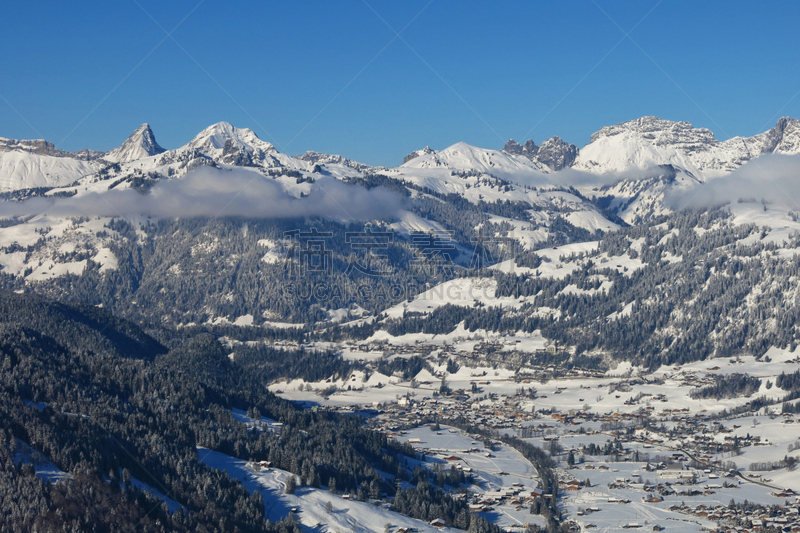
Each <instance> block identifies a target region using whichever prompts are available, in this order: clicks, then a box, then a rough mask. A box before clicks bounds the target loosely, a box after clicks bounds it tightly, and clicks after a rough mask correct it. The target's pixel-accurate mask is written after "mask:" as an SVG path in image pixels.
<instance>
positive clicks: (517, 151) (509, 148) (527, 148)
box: [503, 139, 539, 161]
mask: <svg viewBox="0 0 800 533" xmlns="http://www.w3.org/2000/svg"><path fill="white" fill-rule="evenodd" d="M503 151H504V152H505V153H507V154H511V155H521V156H522V157H527V158H528V159H530V160H531V161H533V160H534V158H535V157H536V154H537V153H538V152H539V147H538V146H536V143H535V142H533V140H532V139H528V140H527V141H525V144H524V145H521V144H519V143H518V142H517V141H515V140H514V139H509V141H508V142H507V143H506V145H505V146H504V147H503Z"/></svg>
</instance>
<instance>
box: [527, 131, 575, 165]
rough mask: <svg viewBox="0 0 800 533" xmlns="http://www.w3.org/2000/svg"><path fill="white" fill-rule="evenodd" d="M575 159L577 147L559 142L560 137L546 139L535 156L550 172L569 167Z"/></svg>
mask: <svg viewBox="0 0 800 533" xmlns="http://www.w3.org/2000/svg"><path fill="white" fill-rule="evenodd" d="M577 157H578V147H577V146H575V145H574V144H570V143H568V142H565V141H563V140H561V138H560V137H551V138H550V139H547V140H546V141H545V142H543V143H542V146H540V147H539V152H538V153H537V154H536V159H537V160H538V161H539V162H540V163H542V164H543V165H545V166H546V167H549V168H550V170H552V171H557V170H561V169H562V168H568V167H571V166H572V164H573V163H574V162H575V159H576V158H577Z"/></svg>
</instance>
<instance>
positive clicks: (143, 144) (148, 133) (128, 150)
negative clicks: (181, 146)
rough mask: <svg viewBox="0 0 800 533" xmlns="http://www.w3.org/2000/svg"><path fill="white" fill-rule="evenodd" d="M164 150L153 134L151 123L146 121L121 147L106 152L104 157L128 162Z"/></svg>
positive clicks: (118, 161)
mask: <svg viewBox="0 0 800 533" xmlns="http://www.w3.org/2000/svg"><path fill="white" fill-rule="evenodd" d="M164 151H165V150H164V149H163V148H161V146H159V144H158V143H157V142H156V137H155V135H154V134H153V130H152V129H150V124H147V123H145V124H142V125H141V126H139V127H138V128H136V131H134V132H133V133H131V136H130V137H128V139H127V140H126V141H125V142H124V143H122V145H121V146H120V147H119V148H115V149H113V150H111V151H110V152H108V153H106V154H105V156H103V158H104V159H105V160H106V161H111V162H114V163H128V162H130V161H136V160H137V159H143V158H145V157H150V156H151V155H157V154H160V153H162V152H164Z"/></svg>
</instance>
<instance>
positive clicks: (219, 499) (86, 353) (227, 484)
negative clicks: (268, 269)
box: [0, 293, 410, 532]
mask: <svg viewBox="0 0 800 533" xmlns="http://www.w3.org/2000/svg"><path fill="white" fill-rule="evenodd" d="M0 310H3V315H2V316H3V317H4V318H3V320H4V321H3V322H2V323H0V374H2V380H0V430H2V431H3V432H4V433H2V436H3V442H2V443H0V444H2V445H0V448H2V449H3V450H5V451H4V452H3V454H4V455H3V454H0V467H2V472H1V473H0V475H1V476H2V477H3V480H4V482H3V484H2V486H4V487H13V490H8V491H6V492H4V493H3V499H2V500H1V501H0V513H2V514H0V516H1V517H2V518H3V524H4V527H7V528H9V529H10V530H14V531H25V530H27V529H29V527H32V526H31V524H35V523H37V522H36V521H37V520H45V522H40V523H42V524H67V525H66V526H64V528H67V529H68V530H70V531H71V530H72V529H69V528H72V527H73V526H74V527H75V528H77V530H81V528H82V527H84V526H83V525H82V524H85V523H95V522H96V523H97V524H104V523H106V522H105V521H104V520H106V518H104V517H106V516H107V517H111V516H114V515H113V512H115V511H113V509H118V512H119V513H128V516H130V517H132V519H134V523H136V520H135V518H136V517H137V516H140V515H142V516H145V515H146V516H148V517H149V518H148V519H147V520H145V521H143V522H142V524H147V523H149V522H148V520H150V519H152V520H153V521H154V522H158V523H159V524H161V527H162V528H163V530H164V531H201V532H202V531H219V530H222V531H236V530H238V531H266V532H273V531H295V529H294V526H292V525H291V524H289V523H287V524H269V523H267V522H266V521H265V519H264V505H263V502H262V501H261V498H260V497H257V496H255V495H253V494H250V493H249V492H248V491H247V490H246V489H245V488H244V487H243V486H242V485H241V484H240V483H239V482H238V481H236V480H234V479H232V478H230V476H228V474H226V473H225V472H222V471H219V470H215V469H213V468H210V467H208V466H206V465H205V464H203V463H202V462H200V461H199V460H198V453H197V446H204V447H207V448H210V449H214V450H217V451H220V452H222V453H226V454H229V455H232V456H235V457H238V458H241V459H256V460H271V461H273V462H274V463H275V464H276V465H277V466H278V467H280V468H284V469H286V470H289V471H291V472H293V473H295V474H297V475H298V477H300V478H301V481H302V482H303V483H308V484H312V485H316V486H320V485H321V484H327V485H331V484H335V486H336V487H338V488H339V490H347V491H351V492H353V493H354V494H360V495H361V496H362V497H365V498H366V497H367V495H369V494H377V495H380V494H382V493H384V492H388V493H392V492H393V491H394V488H393V486H391V485H389V484H387V483H385V482H384V481H383V478H382V477H381V475H380V474H379V473H378V472H376V468H378V469H380V470H381V471H385V472H389V473H392V474H395V475H400V476H405V477H406V478H408V477H409V474H408V472H406V471H405V469H403V468H402V467H401V465H400V464H399V462H398V459H397V458H398V457H402V454H404V453H410V452H409V450H407V449H406V448H404V447H402V446H400V445H398V444H396V443H393V442H390V441H388V440H387V438H386V436H385V435H383V434H380V433H377V432H373V431H369V430H366V429H365V428H363V427H362V425H361V421H360V420H359V419H358V418H356V417H352V416H350V417H348V416H340V415H336V414H333V413H329V412H324V411H323V412H310V411H303V410H300V409H298V408H296V407H295V406H294V405H293V404H291V403H290V402H287V401H284V400H281V399H279V398H277V397H275V396H274V395H272V394H271V393H270V392H269V391H267V390H266V389H265V387H264V383H265V382H266V377H267V376H269V375H270V373H271V372H272V370H271V369H270V368H269V365H261V364H259V363H258V361H257V358H256V357H254V358H253V359H254V360H253V361H247V360H245V361H242V362H241V364H240V363H234V362H231V360H230V359H229V358H228V350H226V349H224V348H223V347H222V346H221V345H220V344H219V342H218V341H217V340H216V339H215V338H214V337H212V336H211V335H208V334H202V335H197V336H195V337H193V338H191V339H188V340H186V341H181V342H179V343H178V341H176V344H179V345H177V346H176V347H174V348H172V349H170V350H169V351H167V349H166V348H165V347H164V346H163V345H161V344H159V343H158V342H157V341H155V340H154V339H152V338H150V337H148V336H147V335H145V334H143V333H142V332H141V330H139V329H138V328H137V327H136V326H135V325H133V324H131V323H129V322H126V321H122V320H119V319H116V318H114V317H113V316H111V315H110V314H108V313H107V312H105V311H103V310H101V309H97V308H94V307H91V308H85V309H79V308H74V307H71V306H65V305H62V304H55V303H52V302H48V301H45V300H42V299H39V298H37V297H35V296H32V295H29V294H26V295H17V294H13V293H0ZM16 319H19V320H22V321H25V323H27V324H31V325H34V326H35V328H34V327H31V326H30V325H23V324H20V323H18V322H14V320H16ZM272 355H274V356H276V357H277V354H272ZM284 368H285V369H286V370H287V371H294V370H293V369H291V368H289V367H284ZM26 402H28V403H27V404H26ZM34 402H35V403H34ZM233 408H237V409H242V410H246V411H248V412H250V413H251V414H259V415H263V416H268V417H270V418H273V419H275V420H278V421H280V422H282V423H283V429H282V431H280V432H269V431H258V430H255V429H248V428H247V427H246V426H245V425H244V424H241V423H239V422H238V421H236V420H235V419H234V418H233V416H232V414H231V410H232V409H233ZM13 439H19V440H20V441H23V442H25V443H27V444H29V445H30V446H31V447H32V448H34V449H35V450H37V451H39V452H41V453H42V454H44V455H45V456H47V457H48V458H49V459H50V460H51V461H52V462H53V463H54V464H55V465H57V466H58V467H59V468H60V469H61V470H63V471H65V472H68V473H69V474H71V475H72V476H73V478H72V480H71V481H62V482H60V483H58V484H56V485H52V486H46V485H43V484H42V483H41V482H39V481H38V478H36V477H33V475H32V474H31V471H30V468H28V467H24V466H23V467H17V466H15V465H14V464H13V461H10V460H9V459H8V457H9V455H10V452H9V449H10V448H9V446H10V445H9V444H8V443H10V442H11V441H12V440H13ZM124 472H129V473H130V475H132V476H134V477H136V478H137V479H139V480H141V481H143V482H145V483H147V484H149V485H151V486H153V487H155V488H157V489H158V490H160V491H161V492H162V493H164V494H165V495H167V496H169V497H170V498H171V499H173V500H175V501H176V502H178V503H179V504H181V505H182V506H183V510H182V511H179V512H177V513H173V514H172V515H170V514H169V513H168V512H167V511H166V510H165V509H163V508H162V506H161V505H160V504H158V505H155V506H153V505H151V503H155V504H157V503H158V502H154V501H153V499H152V498H149V497H147V496H141V495H138V494H134V493H133V492H130V494H129V493H128V492H126V493H125V494H122V493H117V492H116V491H117V486H118V485H119V484H120V483H119V482H118V481H114V480H121V479H123V478H124V475H123V474H124ZM106 480H112V482H111V486H110V487H106ZM43 487H44V490H43ZM100 487H103V489H102V490H103V491H105V492H102V493H101V488H100ZM106 489H108V491H112V492H113V494H112V492H108V491H107V490H106ZM106 492H107V494H106ZM92 495H96V496H97V498H95V500H93V499H92V498H93V497H94V496H92ZM16 502H27V503H25V505H21V504H17V503H16ZM58 502H62V503H63V506H64V510H63V511H62V512H61V514H60V515H59V514H57V516H55V517H54V518H52V520H54V521H49V522H48V521H47V520H50V518H47V517H48V516H49V515H48V514H47V512H44V513H42V512H41V510H42V509H43V508H45V507H46V508H47V509H53V510H57V507H58V506H60V505H61V503H58ZM69 502H79V503H74V504H72V503H69ZM92 502H95V503H92ZM126 502H127V503H126ZM81 506H83V507H81ZM79 507H80V508H81V509H82V510H81V512H80V517H78V516H77V515H75V517H74V519H73V518H70V517H71V516H72V515H71V514H70V513H73V510H74V509H77V508H79ZM112 508H113V509H112ZM76 512H77V511H76ZM40 516H43V517H44V518H37V517H40ZM53 527H55V526H53ZM59 527H61V526H59ZM55 529H58V527H55ZM156 529H157V528H156ZM98 530H100V531H102V527H100V526H98Z"/></svg>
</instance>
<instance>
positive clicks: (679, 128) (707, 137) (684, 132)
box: [591, 116, 716, 145]
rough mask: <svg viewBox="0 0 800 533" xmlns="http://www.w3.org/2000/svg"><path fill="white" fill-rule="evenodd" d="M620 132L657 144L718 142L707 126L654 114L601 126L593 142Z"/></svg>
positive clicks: (593, 137) (594, 135)
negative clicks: (696, 126) (696, 125)
mask: <svg viewBox="0 0 800 533" xmlns="http://www.w3.org/2000/svg"><path fill="white" fill-rule="evenodd" d="M620 134H625V135H628V136H632V137H637V138H640V139H642V140H644V141H646V142H650V143H652V144H656V145H674V144H698V143H701V144H714V143H716V139H715V138H714V134H713V133H712V132H711V130H709V129H707V128H695V127H694V126H692V124H691V123H689V122H675V121H672V120H666V119H663V118H658V117H654V116H646V117H640V118H637V119H633V120H629V121H627V122H622V123H620V124H615V125H614V126H606V127H604V128H600V129H599V130H598V131H597V132H595V133H594V134H592V138H591V142H592V143H593V142H595V141H597V140H599V139H601V138H603V137H613V136H615V135H620Z"/></svg>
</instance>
